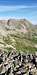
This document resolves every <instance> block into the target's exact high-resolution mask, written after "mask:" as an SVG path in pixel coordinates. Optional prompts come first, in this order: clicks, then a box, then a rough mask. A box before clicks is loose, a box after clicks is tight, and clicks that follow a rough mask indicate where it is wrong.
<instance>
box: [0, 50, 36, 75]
mask: <svg viewBox="0 0 37 75" xmlns="http://www.w3.org/2000/svg"><path fill="white" fill-rule="evenodd" d="M0 75H37V53H36V54H34V55H33V54H25V53H20V52H19V53H17V52H15V51H12V52H9V53H8V54H7V53H5V52H1V51H0Z"/></svg>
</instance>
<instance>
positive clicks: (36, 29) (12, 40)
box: [0, 19, 37, 52]
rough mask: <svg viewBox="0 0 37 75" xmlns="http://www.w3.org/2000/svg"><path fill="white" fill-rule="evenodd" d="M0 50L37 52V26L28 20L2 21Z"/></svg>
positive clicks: (0, 22) (0, 25)
mask: <svg viewBox="0 0 37 75" xmlns="http://www.w3.org/2000/svg"><path fill="white" fill-rule="evenodd" d="M0 49H1V50H5V51H10V50H14V49H15V50H17V51H24V52H35V51H37V25H35V26H34V25H33V24H32V23H30V22H29V21H27V20H26V19H17V20H16V19H9V20H0Z"/></svg>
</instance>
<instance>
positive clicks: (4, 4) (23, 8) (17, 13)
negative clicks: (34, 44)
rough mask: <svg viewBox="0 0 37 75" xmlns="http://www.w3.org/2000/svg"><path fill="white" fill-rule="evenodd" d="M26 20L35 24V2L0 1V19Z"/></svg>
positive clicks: (18, 0)
mask: <svg viewBox="0 0 37 75" xmlns="http://www.w3.org/2000/svg"><path fill="white" fill-rule="evenodd" d="M8 18H26V19H28V20H29V21H31V22H32V23H34V24H37V0H0V19H8Z"/></svg>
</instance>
